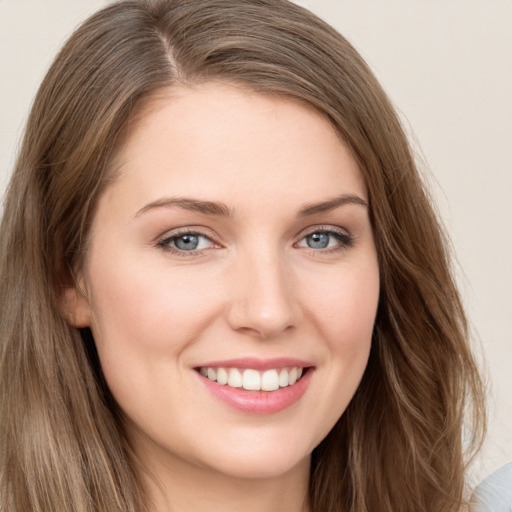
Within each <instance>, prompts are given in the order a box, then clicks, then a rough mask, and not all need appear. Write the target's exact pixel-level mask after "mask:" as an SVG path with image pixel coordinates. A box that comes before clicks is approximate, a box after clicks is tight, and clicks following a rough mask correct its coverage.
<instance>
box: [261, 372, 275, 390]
mask: <svg viewBox="0 0 512 512" xmlns="http://www.w3.org/2000/svg"><path fill="white" fill-rule="evenodd" d="M261 389H262V390H263V391H274V390H276V389H279V377H278V376H277V370H267V371H266V372H263V375H262V376H261Z"/></svg>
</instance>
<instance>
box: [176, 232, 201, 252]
mask: <svg viewBox="0 0 512 512" xmlns="http://www.w3.org/2000/svg"><path fill="white" fill-rule="evenodd" d="M174 244H175V245H176V247H177V248H178V249H181V250H184V251H193V250H194V249H197V246H198V245H199V237H198V236H197V235H182V236H180V237H179V238H176V240H175V241H174Z"/></svg>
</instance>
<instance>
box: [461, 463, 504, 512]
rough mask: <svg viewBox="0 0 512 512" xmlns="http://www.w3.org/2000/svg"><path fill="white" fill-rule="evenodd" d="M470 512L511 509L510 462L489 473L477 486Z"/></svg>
mask: <svg viewBox="0 0 512 512" xmlns="http://www.w3.org/2000/svg"><path fill="white" fill-rule="evenodd" d="M471 502H472V507H471V512H511V511H512V462H509V463H508V464H505V466H503V467H501V468H500V469H498V470H497V471H495V472H494V473H491V474H490V475H489V476H488V477H487V478H486V479H485V480H484V481H483V482H481V483H480V485H478V486H477V488H476V489H475V492H474V493H473V497H472V500H471Z"/></svg>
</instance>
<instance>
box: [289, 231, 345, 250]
mask: <svg viewBox="0 0 512 512" xmlns="http://www.w3.org/2000/svg"><path fill="white" fill-rule="evenodd" d="M352 242H353V240H352V237H351V236H350V235H348V234H345V233H340V232H338V231H334V230H332V231H329V230H326V231H314V232H313V233H309V235H306V236H305V237H304V238H302V239H301V240H299V242H298V243H297V247H308V248H309V249H317V250H322V249H336V248H340V249H342V248H345V247H350V246H351V245H352Z"/></svg>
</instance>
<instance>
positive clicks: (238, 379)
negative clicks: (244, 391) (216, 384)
mask: <svg viewBox="0 0 512 512" xmlns="http://www.w3.org/2000/svg"><path fill="white" fill-rule="evenodd" d="M228 375H229V377H228V386H231V387H232V388H241V387H242V374H241V373H240V372H239V371H238V370H237V369H236V368H231V370H229V374H228Z"/></svg>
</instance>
